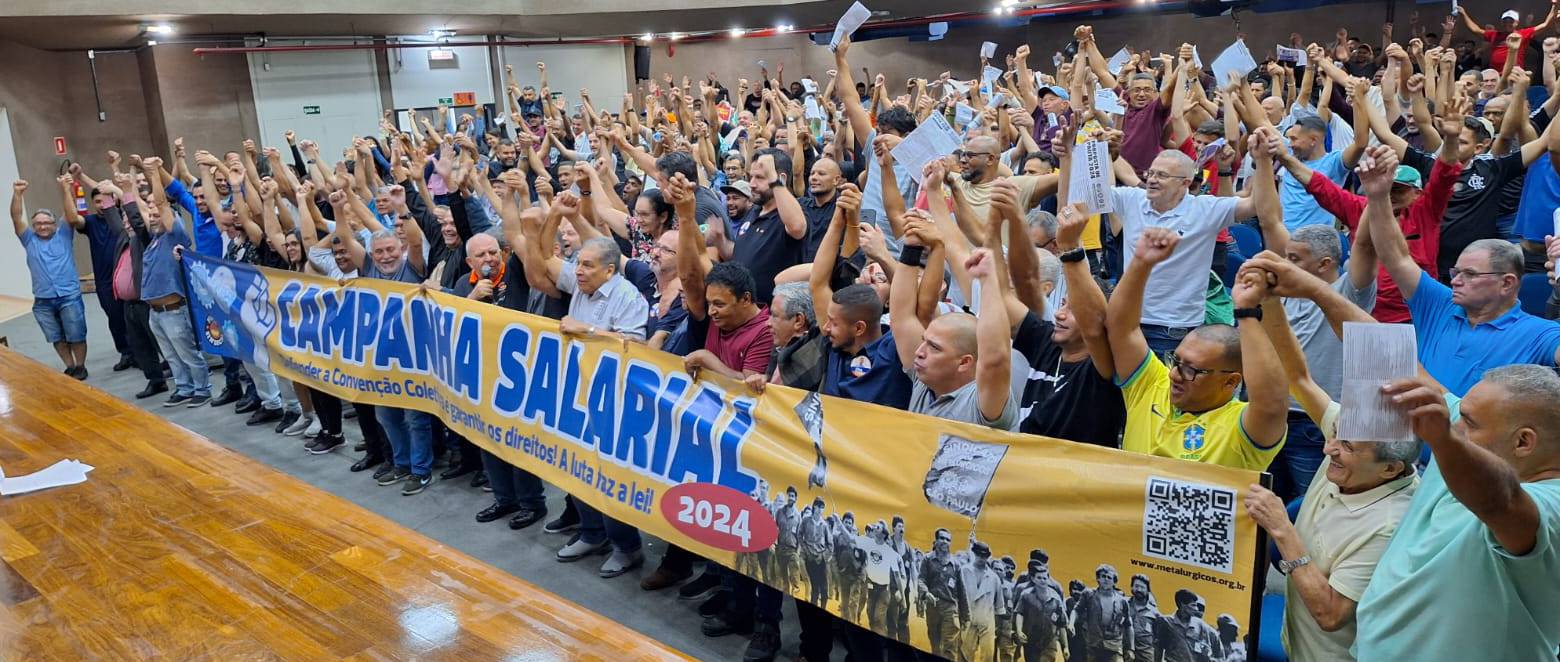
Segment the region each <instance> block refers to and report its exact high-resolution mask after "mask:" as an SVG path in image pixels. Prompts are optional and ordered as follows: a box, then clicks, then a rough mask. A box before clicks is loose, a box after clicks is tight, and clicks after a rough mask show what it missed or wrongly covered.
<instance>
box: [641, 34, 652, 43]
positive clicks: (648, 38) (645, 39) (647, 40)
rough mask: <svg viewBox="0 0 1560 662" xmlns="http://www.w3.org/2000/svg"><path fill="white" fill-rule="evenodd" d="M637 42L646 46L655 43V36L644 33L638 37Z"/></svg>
mask: <svg viewBox="0 0 1560 662" xmlns="http://www.w3.org/2000/svg"><path fill="white" fill-rule="evenodd" d="M639 40H640V41H642V42H645V43H647V44H648V43H650V42H652V41H655V35H654V34H651V33H649V32H646V33H644V35H643V36H641V37H639Z"/></svg>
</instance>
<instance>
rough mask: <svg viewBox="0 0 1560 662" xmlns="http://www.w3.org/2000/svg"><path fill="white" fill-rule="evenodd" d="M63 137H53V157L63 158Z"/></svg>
mask: <svg viewBox="0 0 1560 662" xmlns="http://www.w3.org/2000/svg"><path fill="white" fill-rule="evenodd" d="M65 152H66V149H65V136H55V137H54V155H55V156H65Z"/></svg>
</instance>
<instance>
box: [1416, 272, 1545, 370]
mask: <svg viewBox="0 0 1560 662" xmlns="http://www.w3.org/2000/svg"><path fill="white" fill-rule="evenodd" d="M1408 312H1409V314H1410V315H1413V317H1414V334H1415V335H1416V336H1417V337H1418V338H1419V362H1420V363H1422V364H1424V366H1425V370H1426V371H1427V372H1429V373H1430V376H1431V377H1434V378H1435V380H1436V381H1438V382H1440V383H1441V385H1442V386H1445V387H1446V388H1447V390H1449V391H1451V392H1452V393H1454V394H1456V395H1457V396H1459V397H1461V396H1463V395H1466V394H1467V393H1468V389H1470V388H1473V385H1474V384H1477V383H1478V382H1479V378H1480V377H1482V376H1484V372H1485V371H1486V370H1489V369H1491V368H1499V367H1501V366H1503V365H1513V364H1517V363H1536V364H1538V365H1547V366H1553V365H1554V364H1555V350H1556V349H1560V323H1555V322H1552V321H1550V320H1546V319H1543V318H1541V317H1534V316H1532V315H1529V314H1527V313H1524V312H1522V307H1521V306H1512V307H1511V310H1508V311H1506V314H1504V315H1501V316H1500V317H1498V318H1496V319H1494V320H1491V321H1489V322H1485V323H1483V324H1479V325H1476V326H1469V325H1468V314H1467V313H1465V312H1463V307H1462V306H1459V305H1456V304H1454V303H1452V288H1450V287H1447V286H1446V285H1444V284H1442V283H1441V282H1440V281H1437V280H1436V279H1434V278H1431V277H1430V274H1428V273H1425V272H1420V273H1419V287H1418V289H1416V290H1415V291H1414V296H1412V297H1410V298H1409V300H1408Z"/></svg>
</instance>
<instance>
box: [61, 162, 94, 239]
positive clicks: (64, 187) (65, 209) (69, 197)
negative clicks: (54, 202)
mask: <svg viewBox="0 0 1560 662" xmlns="http://www.w3.org/2000/svg"><path fill="white" fill-rule="evenodd" d="M55 183H57V184H58V185H59V187H60V198H61V200H63V202H61V203H60V216H61V218H63V219H64V221H65V222H66V223H69V224H70V227H72V228H75V229H77V230H80V229H82V228H85V227H87V222H86V220H85V219H83V218H81V214H79V213H77V212H76V192H75V190H74V188H75V186H74V185H75V178H74V177H71V176H70V175H68V174H67V175H60V176H59V177H57V178H56V179H55Z"/></svg>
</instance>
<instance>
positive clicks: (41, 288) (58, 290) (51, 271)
mask: <svg viewBox="0 0 1560 662" xmlns="http://www.w3.org/2000/svg"><path fill="white" fill-rule="evenodd" d="M54 225H55V228H57V229H56V230H55V231H54V235H53V236H51V237H49V238H48V239H40V238H38V235H35V234H33V230H32V225H31V224H28V226H27V229H25V230H22V235H21V238H22V248H23V249H24V250H26V251H27V271H28V272H30V273H31V274H32V293H33V298H35V299H53V298H56V297H68V296H79V295H80V294H81V280H80V279H79V278H78V277H77V276H76V247H75V245H74V244H75V243H76V228H73V227H71V226H70V224H69V223H66V222H65V219H63V218H58V219H56V220H55V222H54Z"/></svg>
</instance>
